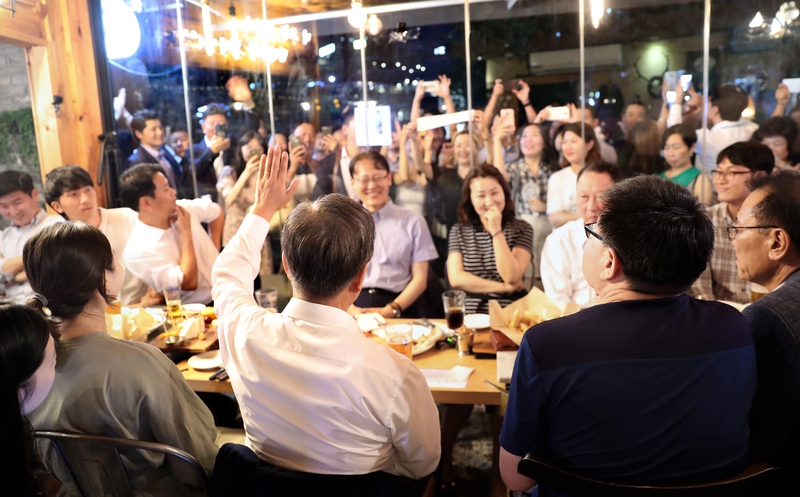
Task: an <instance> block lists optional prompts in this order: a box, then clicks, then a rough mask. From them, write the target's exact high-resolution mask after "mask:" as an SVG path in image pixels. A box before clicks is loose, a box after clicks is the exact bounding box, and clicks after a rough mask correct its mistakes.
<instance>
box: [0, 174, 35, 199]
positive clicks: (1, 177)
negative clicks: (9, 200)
mask: <svg viewBox="0 0 800 497" xmlns="http://www.w3.org/2000/svg"><path fill="white" fill-rule="evenodd" d="M14 192H22V193H24V194H26V195H30V194H31V193H33V177H31V175H30V174H28V173H25V172H22V171H13V170H8V171H2V172H0V197H5V196H6V195H9V194H11V193H14Z"/></svg>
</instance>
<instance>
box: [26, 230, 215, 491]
mask: <svg viewBox="0 0 800 497" xmlns="http://www.w3.org/2000/svg"><path fill="white" fill-rule="evenodd" d="M23 264H24V266H25V271H26V274H27V275H28V280H29V281H30V284H31V288H33V290H34V291H35V292H36V293H37V298H40V300H41V302H42V303H46V307H47V308H48V309H49V310H50V312H51V314H52V316H53V317H54V318H57V319H58V321H59V333H60V336H59V339H58V341H57V342H56V357H57V363H56V375H55V381H54V383H53V389H52V390H51V392H50V395H48V397H47V399H45V401H44V402H43V403H42V404H41V405H40V406H39V407H38V408H36V410H34V411H33V412H31V413H30V415H29V418H30V421H31V424H32V425H33V426H34V427H35V428H36V429H37V430H56V431H67V432H73V433H86V434H91V435H104V436H115V437H120V438H129V439H137V440H144V441H147V442H158V443H163V444H167V445H170V446H173V447H176V448H179V449H182V450H184V451H186V452H188V453H189V454H191V455H193V456H194V457H195V458H196V459H197V460H198V461H199V462H200V464H201V465H202V466H203V468H204V469H205V470H206V472H208V473H209V474H210V473H211V470H212V468H213V466H214V459H215V457H216V454H217V450H218V449H217V446H216V445H215V443H214V440H215V438H216V429H215V428H214V419H213V417H212V415H211V412H210V411H209V410H208V408H207V407H206V406H205V405H204V404H203V403H202V401H200V399H199V398H198V397H197V395H196V394H195V393H194V392H193V391H192V389H191V388H189V385H188V384H187V383H186V381H185V380H184V379H183V376H182V375H181V373H180V371H178V368H177V367H176V366H175V365H174V364H173V363H172V361H170V360H169V359H168V358H167V356H165V355H164V354H163V353H162V352H161V351H160V350H158V349H156V348H155V347H151V346H150V345H147V344H144V343H139V342H130V341H124V340H117V339H115V338H112V337H111V336H109V335H108V334H107V333H106V321H105V310H106V306H107V305H108V303H109V302H111V301H112V300H113V299H114V298H116V297H115V296H116V295H117V293H118V292H119V289H120V285H121V283H122V271H121V270H117V267H118V264H117V262H116V257H115V256H114V253H113V252H112V250H111V246H110V245H109V243H108V239H107V238H106V237H105V235H103V233H102V232H100V231H99V230H98V229H96V228H93V227H91V226H89V225H88V224H85V223H72V222H65V223H58V224H56V225H53V226H50V227H49V228H47V229H44V230H42V231H40V232H39V233H37V234H36V235H34V236H33V237H32V238H31V239H30V240H28V242H27V243H26V244H25V248H24V250H23ZM43 462H44V464H45V466H47V468H48V469H49V470H50V472H51V473H52V474H54V475H55V476H56V477H57V478H58V479H59V480H61V481H62V482H64V483H65V486H66V487H67V490H68V493H70V494H76V493H77V489H76V488H74V484H73V483H72V482H71V481H70V477H69V473H68V471H66V470H65V468H64V467H63V466H62V464H61V463H60V460H59V458H58V456H57V455H56V454H55V453H54V452H53V451H52V447H50V448H48V450H47V451H45V453H44V454H43ZM164 462H165V461H164V458H163V456H156V455H153V454H150V453H139V452H131V453H129V454H127V455H126V457H125V466H126V468H127V470H128V472H129V476H130V478H131V483H132V486H133V487H134V488H133V490H134V492H135V493H137V494H138V493H144V494H147V495H165V496H167V495H170V496H171V495H179V493H176V490H177V489H176V487H177V486H178V479H177V478H178V477H177V476H174V475H173V474H172V472H171V470H170V467H169V465H168V464H164ZM93 476H95V477H97V478H102V476H101V475H93ZM100 484H101V483H100V482H98V485H100Z"/></svg>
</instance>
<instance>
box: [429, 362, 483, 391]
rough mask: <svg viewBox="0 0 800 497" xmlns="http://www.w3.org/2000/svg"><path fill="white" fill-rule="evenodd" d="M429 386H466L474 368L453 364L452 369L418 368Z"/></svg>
mask: <svg viewBox="0 0 800 497" xmlns="http://www.w3.org/2000/svg"><path fill="white" fill-rule="evenodd" d="M420 371H422V376H424V377H425V381H427V382H428V386H429V387H430V388H467V383H468V382H469V375H471V374H472V372H473V371H475V369H474V368H468V367H466V366H453V369H420Z"/></svg>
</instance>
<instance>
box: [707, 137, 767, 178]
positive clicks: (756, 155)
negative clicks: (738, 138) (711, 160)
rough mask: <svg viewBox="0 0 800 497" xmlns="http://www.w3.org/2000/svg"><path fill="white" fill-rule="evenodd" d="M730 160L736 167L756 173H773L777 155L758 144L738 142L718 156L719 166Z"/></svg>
mask: <svg viewBox="0 0 800 497" xmlns="http://www.w3.org/2000/svg"><path fill="white" fill-rule="evenodd" d="M725 159H728V162H730V163H731V164H733V165H735V166H744V167H746V168H747V169H749V170H751V171H753V172H754V173H755V172H758V171H764V172H765V173H767V174H770V173H772V170H773V169H774V168H775V155H774V154H773V153H772V150H770V148H769V147H768V146H766V145H762V144H760V143H758V142H753V141H749V142H736V143H734V144H733V145H730V146H728V147H726V148H724V149H722V152H720V153H719V155H717V164H719V163H720V162H722V161H724V160H725Z"/></svg>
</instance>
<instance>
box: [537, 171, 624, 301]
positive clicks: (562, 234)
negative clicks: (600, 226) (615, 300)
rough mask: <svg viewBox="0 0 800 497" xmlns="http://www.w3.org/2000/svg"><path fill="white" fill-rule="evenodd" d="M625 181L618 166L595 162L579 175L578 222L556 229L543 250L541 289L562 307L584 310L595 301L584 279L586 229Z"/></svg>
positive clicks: (546, 241)
mask: <svg viewBox="0 0 800 497" xmlns="http://www.w3.org/2000/svg"><path fill="white" fill-rule="evenodd" d="M620 181H622V170H621V169H620V168H619V166H617V165H616V164H609V163H606V162H595V163H594V164H590V165H588V166H586V167H585V168H583V170H582V171H581V172H580V173H579V174H578V183H577V197H578V198H577V203H578V214H579V215H580V216H581V217H580V218H579V219H575V220H574V221H569V222H568V223H566V224H565V225H564V226H561V227H560V228H556V229H555V230H553V232H552V233H550V235H549V236H548V237H547V239H546V240H545V242H544V248H543V249H542V269H541V273H542V285H543V286H544V293H545V294H547V296H548V297H550V298H551V299H553V300H554V301H556V302H558V303H559V304H562V305H563V304H567V303H568V302H572V303H574V304H578V305H580V306H581V307H585V306H587V305H589V304H590V303H591V301H592V295H593V290H592V289H591V288H590V287H589V284H588V283H587V282H586V279H585V278H584V277H583V245H584V244H585V243H586V233H585V232H584V229H583V227H584V225H587V224H591V223H594V222H596V221H597V216H599V215H600V212H601V211H602V210H603V205H602V202H601V201H600V200H601V199H600V196H601V195H602V194H603V192H605V191H606V190H608V189H609V188H611V187H612V186H614V184H615V183H618V182H620Z"/></svg>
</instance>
